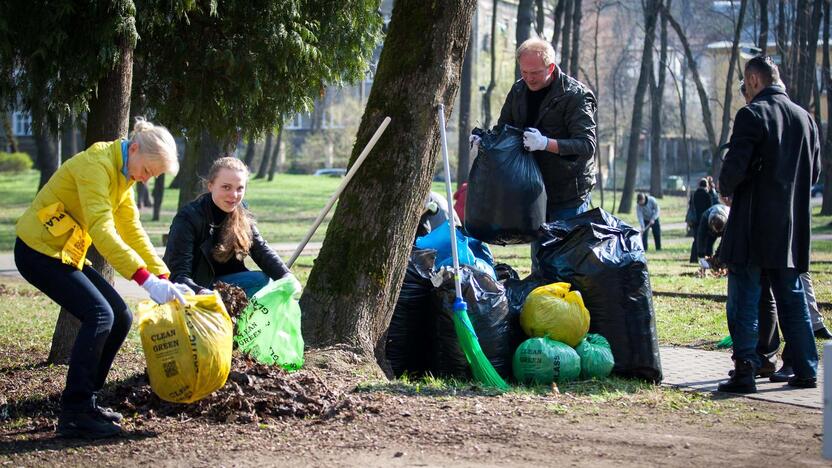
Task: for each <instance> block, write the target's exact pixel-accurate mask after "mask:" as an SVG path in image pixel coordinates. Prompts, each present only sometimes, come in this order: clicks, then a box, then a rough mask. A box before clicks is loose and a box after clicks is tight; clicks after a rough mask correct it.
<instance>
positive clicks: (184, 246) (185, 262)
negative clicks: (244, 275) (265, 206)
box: [163, 193, 289, 292]
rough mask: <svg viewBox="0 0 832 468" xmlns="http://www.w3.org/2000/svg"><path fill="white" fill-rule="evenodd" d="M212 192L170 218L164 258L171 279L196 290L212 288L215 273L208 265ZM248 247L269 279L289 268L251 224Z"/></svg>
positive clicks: (211, 238)
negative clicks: (250, 236)
mask: <svg viewBox="0 0 832 468" xmlns="http://www.w3.org/2000/svg"><path fill="white" fill-rule="evenodd" d="M213 203H214V202H213V201H212V200H211V194H210V193H206V194H203V195H201V196H200V197H199V198H197V199H196V200H194V201H192V202H190V203H188V204H187V205H185V206H184V207H183V208H182V209H181V210H179V213H177V214H176V216H175V217H174V218H173V223H171V226H170V233H169V235H168V242H167V246H166V247H165V255H164V258H163V260H164V261H165V265H167V266H168V268H169V269H170V271H171V273H170V280H171V281H173V282H174V283H182V284H185V285H187V286H188V287H189V288H191V289H193V290H194V291H195V292H196V291H199V290H200V289H202V288H209V289H210V288H211V287H212V285H213V284H214V279H215V274H214V268H213V266H212V265H211V261H210V260H209V259H210V258H211V251H212V250H213V248H214V242H213V236H212V235H211V226H210V224H211V223H212V222H213V219H212V218H213V215H212V213H211V205H213ZM251 231H252V238H251V249H249V255H251V259H252V260H254V263H256V264H257V266H258V267H260V269H261V270H263V273H265V274H266V275H268V276H269V278H272V279H275V280H276V279H280V278H282V277H283V276H285V275H286V274H288V273H289V268H287V267H286V264H284V263H283V260H281V259H280V256H278V255H277V253H276V252H275V251H274V250H272V249H271V247H269V245H268V244H266V241H265V240H263V237H262V236H261V235H260V232H258V231H257V228H256V227H254V225H252V227H251Z"/></svg>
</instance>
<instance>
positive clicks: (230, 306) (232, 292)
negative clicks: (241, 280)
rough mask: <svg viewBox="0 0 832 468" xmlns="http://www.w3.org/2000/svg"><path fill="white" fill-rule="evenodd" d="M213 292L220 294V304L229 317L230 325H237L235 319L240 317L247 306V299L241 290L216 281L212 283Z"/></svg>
mask: <svg viewBox="0 0 832 468" xmlns="http://www.w3.org/2000/svg"><path fill="white" fill-rule="evenodd" d="M214 290H215V291H217V292H218V293H220V298H221V299H222V303H223V304H225V310H227V311H228V315H229V316H230V317H231V323H233V324H234V325H236V324H237V318H238V317H239V316H240V315H242V313H243V310H245V308H246V306H247V305H248V298H247V297H246V292H245V291H244V290H243V288H241V287H238V286H234V285H233V284H228V283H223V282H222V281H217V282H216V283H214Z"/></svg>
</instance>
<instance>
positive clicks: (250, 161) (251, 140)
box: [243, 135, 257, 172]
mask: <svg viewBox="0 0 832 468" xmlns="http://www.w3.org/2000/svg"><path fill="white" fill-rule="evenodd" d="M256 146H257V137H256V136H255V135H249V136H248V146H246V155H245V159H243V162H245V163H246V166H248V170H249V172H251V171H253V170H254V148H255V147H256Z"/></svg>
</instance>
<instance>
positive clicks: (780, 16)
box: [774, 0, 786, 77]
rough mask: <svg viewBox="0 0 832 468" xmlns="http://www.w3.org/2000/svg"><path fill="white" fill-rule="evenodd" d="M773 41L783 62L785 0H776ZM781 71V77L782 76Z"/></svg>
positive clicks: (784, 52) (784, 53)
mask: <svg viewBox="0 0 832 468" xmlns="http://www.w3.org/2000/svg"><path fill="white" fill-rule="evenodd" d="M774 42H776V43H777V55H779V56H780V58H781V59H782V60H783V62H782V63H783V64H785V63H786V62H785V59H786V0H778V1H777V29H775V31H774ZM782 75H783V74H782V73H781V77H782Z"/></svg>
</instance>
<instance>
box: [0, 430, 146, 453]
mask: <svg viewBox="0 0 832 468" xmlns="http://www.w3.org/2000/svg"><path fill="white" fill-rule="evenodd" d="M53 431H54V426H52V425H40V426H39V427H37V428H34V429H29V430H26V431H17V432H2V433H0V456H3V455H6V456H8V455H21V454H26V453H30V452H37V451H41V450H58V451H63V450H67V449H74V448H80V447H100V446H107V445H116V444H121V443H122V442H125V441H129V442H133V441H139V440H143V439H147V438H149V437H156V436H157V435H158V433H157V432H155V431H130V432H125V433H122V434H120V435H118V436H116V437H111V438H108V439H97V440H92V439H77V438H73V439H69V438H63V437H60V436H59V435H57V434H56V433H54V432H53ZM15 435H31V436H32V437H31V438H28V439H25V440H14V441H8V440H2V439H8V438H9V437H13V436H15Z"/></svg>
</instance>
